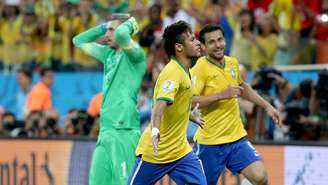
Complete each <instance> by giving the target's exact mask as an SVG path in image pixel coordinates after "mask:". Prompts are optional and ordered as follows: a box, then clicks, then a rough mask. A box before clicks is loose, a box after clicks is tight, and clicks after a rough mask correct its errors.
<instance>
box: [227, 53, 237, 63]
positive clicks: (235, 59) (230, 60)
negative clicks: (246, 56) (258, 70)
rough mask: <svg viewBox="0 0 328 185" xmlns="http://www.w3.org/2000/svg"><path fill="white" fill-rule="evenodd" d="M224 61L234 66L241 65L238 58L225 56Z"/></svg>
mask: <svg viewBox="0 0 328 185" xmlns="http://www.w3.org/2000/svg"><path fill="white" fill-rule="evenodd" d="M224 59H225V61H226V62H227V63H232V64H239V62H238V60H237V58H235V57H230V56H226V55H225V56H224Z"/></svg>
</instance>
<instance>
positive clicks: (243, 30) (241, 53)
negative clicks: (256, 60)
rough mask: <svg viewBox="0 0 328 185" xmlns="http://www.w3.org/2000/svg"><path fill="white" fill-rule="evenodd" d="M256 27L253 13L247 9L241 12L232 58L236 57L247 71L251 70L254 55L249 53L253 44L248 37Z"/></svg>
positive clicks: (236, 26) (236, 25)
mask: <svg viewBox="0 0 328 185" xmlns="http://www.w3.org/2000/svg"><path fill="white" fill-rule="evenodd" d="M254 26H255V23H254V16H253V13H252V12H251V11H249V10H246V9H243V10H241V12H240V13H239V15H238V17H237V20H236V23H235V26H234V38H233V44H232V49H231V56H233V57H236V58H237V59H238V61H239V62H240V63H241V64H243V65H244V66H245V67H246V69H251V65H252V55H251V52H249V48H252V42H251V40H250V39H248V37H247V35H250V34H252V33H253V32H254Z"/></svg>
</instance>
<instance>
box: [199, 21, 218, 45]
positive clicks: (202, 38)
mask: <svg viewBox="0 0 328 185" xmlns="http://www.w3.org/2000/svg"><path fill="white" fill-rule="evenodd" d="M216 30H220V31H221V32H222V35H223V36H224V31H223V29H222V27H221V26H220V25H218V24H213V23H212V24H207V25H206V26H205V27H204V28H203V29H202V30H200V32H199V41H200V42H201V43H203V44H205V35H206V33H210V32H213V31H216Z"/></svg>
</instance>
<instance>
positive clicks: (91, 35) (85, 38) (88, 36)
mask: <svg viewBox="0 0 328 185" xmlns="http://www.w3.org/2000/svg"><path fill="white" fill-rule="evenodd" d="M105 32H106V29H105V28H104V25H98V26H95V27H93V28H90V29H88V30H87V31H85V32H82V33H80V34H78V35H76V36H75V37H74V38H73V44H74V45H75V46H76V47H82V45H83V44H86V43H92V42H96V40H97V39H98V38H99V37H101V36H103V35H104V33H105Z"/></svg>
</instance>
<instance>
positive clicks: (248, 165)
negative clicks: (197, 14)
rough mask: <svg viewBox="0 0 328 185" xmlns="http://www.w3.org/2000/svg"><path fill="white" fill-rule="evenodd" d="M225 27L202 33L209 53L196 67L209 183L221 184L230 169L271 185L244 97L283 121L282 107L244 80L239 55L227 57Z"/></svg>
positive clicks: (199, 150) (198, 148)
mask: <svg viewBox="0 0 328 185" xmlns="http://www.w3.org/2000/svg"><path fill="white" fill-rule="evenodd" d="M223 36H224V33H223V30H222V28H221V27H220V26H219V25H216V24H209V25H207V26H205V27H204V28H203V29H202V30H201V31H200V41H201V42H202V44H204V48H205V52H206V56H204V57H201V58H199V59H198V61H197V63H196V65H195V66H194V67H193V68H192V69H191V73H192V79H193V81H194V82H195V94H196V96H194V97H193V104H199V106H200V108H201V112H202V115H203V118H204V120H205V123H204V126H203V129H198V130H197V132H196V134H195V138H194V139H195V141H196V144H195V145H194V151H195V152H196V154H197V155H198V157H199V158H200V159H201V160H202V163H203V166H204V171H205V175H206V178H207V184H208V185H216V184H217V180H218V178H219V176H220V174H221V172H222V171H223V170H224V168H225V167H227V168H228V169H229V170H230V171H231V172H232V173H242V174H243V175H244V176H245V177H246V178H247V179H248V180H249V181H250V182H251V183H252V184H253V185H259V184H261V185H262V184H267V181H268V180H267V172H266V170H265V167H264V165H263V162H262V159H261V157H260V155H259V154H258V153H257V152H256V151H255V149H254V148H253V147H252V145H251V143H250V142H249V141H248V140H247V139H246V138H245V136H246V135H247V133H246V131H245V129H244V127H243V124H242V122H241V118H240V112H239V105H238V99H237V98H238V97H239V96H241V97H243V98H245V99H247V100H249V101H251V102H254V103H255V104H257V105H259V106H261V107H263V108H264V109H265V110H266V111H267V113H268V114H269V115H270V116H271V117H272V118H273V120H274V121H275V122H276V123H278V124H280V123H281V118H280V115H279V113H278V111H277V110H276V109H275V108H273V107H272V106H271V105H270V104H269V103H268V102H267V101H265V100H264V99H263V98H262V97H260V96H259V95H258V94H257V93H256V92H255V91H254V90H253V89H252V88H251V87H250V86H248V85H247V84H246V83H244V82H243V80H242V78H241V76H240V73H239V67H238V61H237V59H236V58H232V57H228V56H224V49H225V40H224V37H223Z"/></svg>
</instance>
